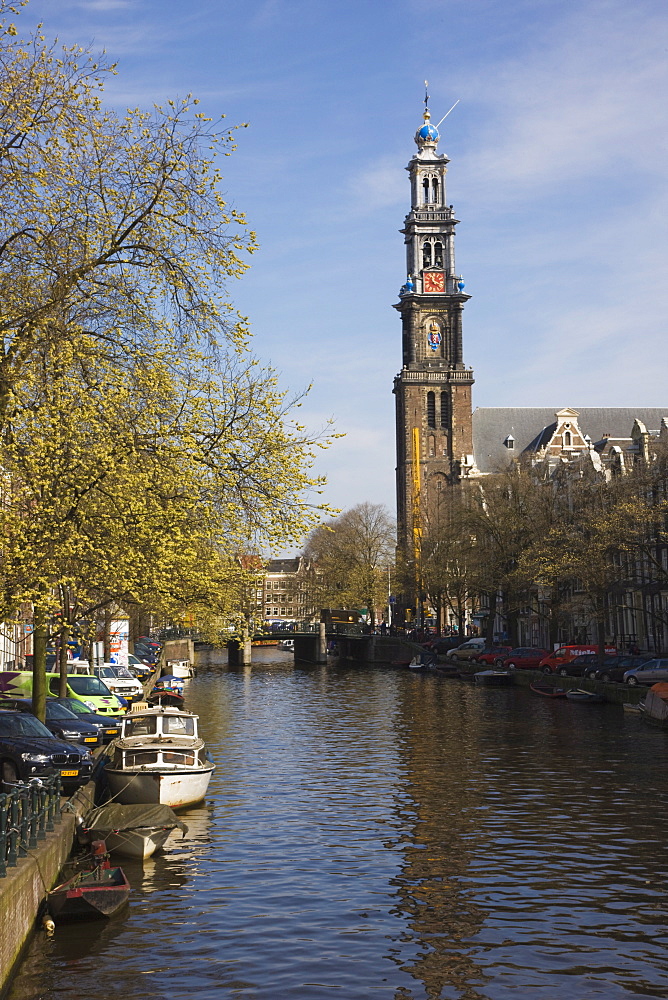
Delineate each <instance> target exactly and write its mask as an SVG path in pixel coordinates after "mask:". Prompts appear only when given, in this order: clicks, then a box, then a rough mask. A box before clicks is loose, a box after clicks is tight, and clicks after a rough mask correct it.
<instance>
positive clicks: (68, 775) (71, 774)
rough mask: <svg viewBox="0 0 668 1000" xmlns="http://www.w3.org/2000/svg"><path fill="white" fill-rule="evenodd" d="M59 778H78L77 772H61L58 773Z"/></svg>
mask: <svg viewBox="0 0 668 1000" xmlns="http://www.w3.org/2000/svg"><path fill="white" fill-rule="evenodd" d="M60 777H61V778H78V777H79V772H78V771H61V772H60Z"/></svg>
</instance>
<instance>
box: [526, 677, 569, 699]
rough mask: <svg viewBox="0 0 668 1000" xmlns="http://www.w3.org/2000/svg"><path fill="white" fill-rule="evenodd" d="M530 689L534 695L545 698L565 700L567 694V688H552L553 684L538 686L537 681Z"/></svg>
mask: <svg viewBox="0 0 668 1000" xmlns="http://www.w3.org/2000/svg"><path fill="white" fill-rule="evenodd" d="M529 687H530V688H531V690H532V691H533V692H534V694H541V695H543V697H544V698H565V697H566V694H567V691H566V688H558V687H552V685H551V684H538V683H537V682H536V681H533V682H532V683H531V684H530V685H529Z"/></svg>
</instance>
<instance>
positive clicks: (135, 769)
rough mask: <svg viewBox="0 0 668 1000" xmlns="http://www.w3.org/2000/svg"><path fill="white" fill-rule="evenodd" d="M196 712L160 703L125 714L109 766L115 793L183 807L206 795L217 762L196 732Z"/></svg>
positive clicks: (124, 797) (122, 797) (114, 796)
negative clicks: (144, 709)
mask: <svg viewBox="0 0 668 1000" xmlns="http://www.w3.org/2000/svg"><path fill="white" fill-rule="evenodd" d="M197 719H198V717H197V716H196V715H193V714H192V713H191V712H186V711H184V710H183V709H178V708H171V707H168V706H164V705H161V706H159V707H156V708H149V709H147V710H146V711H144V712H133V713H130V714H129V715H127V716H126V717H125V718H124V719H123V735H122V736H121V737H120V739H117V740H114V742H113V743H110V744H109V748H108V758H109V759H108V762H107V763H106V764H105V766H104V773H105V775H106V778H107V781H108V784H109V792H110V795H111V798H112V799H113V800H114V801H116V802H121V803H123V804H128V803H137V802H144V803H148V802H152V803H159V804H160V805H167V806H171V808H172V809H183V808H185V807H186V806H190V805H194V804H195V803H196V802H201V801H202V799H203V798H204V796H205V795H206V791H207V788H208V787H209V781H210V780H211V774H212V773H213V770H214V768H215V764H214V763H213V761H212V760H211V758H210V756H209V754H208V753H207V750H206V747H205V746H204V741H203V740H202V739H200V737H199V736H198V733H197Z"/></svg>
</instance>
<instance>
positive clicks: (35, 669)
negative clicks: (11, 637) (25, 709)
mask: <svg viewBox="0 0 668 1000" xmlns="http://www.w3.org/2000/svg"><path fill="white" fill-rule="evenodd" d="M46 639H47V630H46V616H45V614H44V611H43V610H42V609H41V608H40V607H39V606H37V607H35V608H34V609H33V634H32V710H33V715H36V716H37V718H38V719H39V721H40V722H44V720H45V719H46Z"/></svg>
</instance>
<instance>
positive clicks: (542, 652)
mask: <svg viewBox="0 0 668 1000" xmlns="http://www.w3.org/2000/svg"><path fill="white" fill-rule="evenodd" d="M549 652H550V651H549V649H537V648H536V647H535V646H517V647H516V648H515V649H511V650H510V652H509V653H506V655H505V656H503V657H497V658H496V660H495V661H494V665H495V666H497V667H503V668H504V669H506V670H514V669H515V668H517V669H518V670H536V669H537V668H538V664H539V663H540V661H541V660H542V659H543V657H544V656H549Z"/></svg>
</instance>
